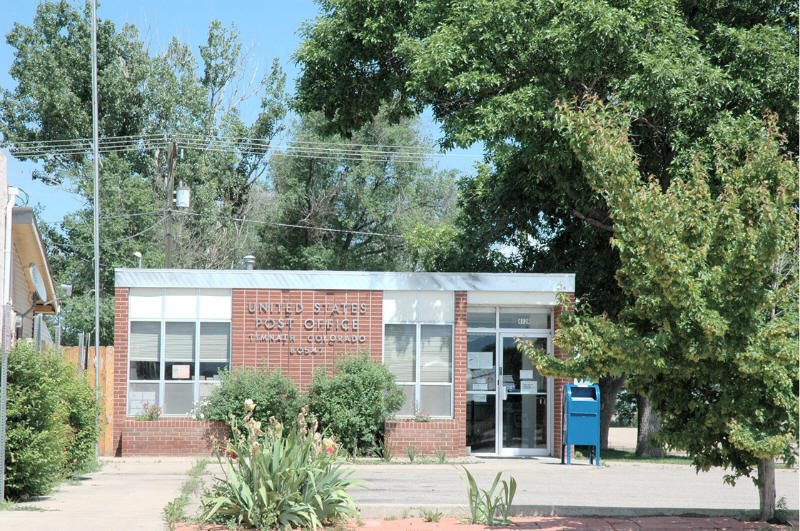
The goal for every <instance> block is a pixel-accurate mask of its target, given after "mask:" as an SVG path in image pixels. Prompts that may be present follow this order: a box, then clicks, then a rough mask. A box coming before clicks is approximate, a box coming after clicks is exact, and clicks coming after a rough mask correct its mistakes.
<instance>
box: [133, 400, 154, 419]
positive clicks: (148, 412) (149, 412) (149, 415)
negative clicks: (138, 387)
mask: <svg viewBox="0 0 800 531" xmlns="http://www.w3.org/2000/svg"><path fill="white" fill-rule="evenodd" d="M142 407H143V408H144V410H143V411H142V412H141V413H137V414H136V415H134V417H133V418H134V419H136V420H145V421H154V420H158V419H160V418H161V406H159V405H158V404H151V403H150V402H144V403H143V404H142Z"/></svg>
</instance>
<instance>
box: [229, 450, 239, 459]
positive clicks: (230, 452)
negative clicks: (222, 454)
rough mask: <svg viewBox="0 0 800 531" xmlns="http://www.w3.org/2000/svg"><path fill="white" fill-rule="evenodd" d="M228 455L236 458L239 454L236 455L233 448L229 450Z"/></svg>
mask: <svg viewBox="0 0 800 531" xmlns="http://www.w3.org/2000/svg"><path fill="white" fill-rule="evenodd" d="M228 456H229V457H230V458H231V459H236V457H237V455H236V452H234V451H233V450H231V451H229V452H228Z"/></svg>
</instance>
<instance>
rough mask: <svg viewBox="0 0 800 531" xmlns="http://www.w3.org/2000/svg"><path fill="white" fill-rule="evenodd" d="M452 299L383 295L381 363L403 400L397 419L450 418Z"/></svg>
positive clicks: (414, 294)
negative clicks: (418, 417) (401, 394)
mask: <svg viewBox="0 0 800 531" xmlns="http://www.w3.org/2000/svg"><path fill="white" fill-rule="evenodd" d="M452 321H453V294H452V293H450V292H443V293H441V292H385V293H384V322H385V323H386V324H385V325H384V342H383V361H384V364H385V365H386V367H387V368H388V369H389V371H390V372H391V373H392V374H394V376H395V379H396V382H397V384H398V386H399V387H400V388H401V389H402V391H403V393H404V394H405V396H406V401H405V403H404V404H403V406H402V408H401V409H400V411H398V412H397V415H398V416H413V415H415V414H417V413H424V414H427V415H430V416H432V417H452V416H453V325H452Z"/></svg>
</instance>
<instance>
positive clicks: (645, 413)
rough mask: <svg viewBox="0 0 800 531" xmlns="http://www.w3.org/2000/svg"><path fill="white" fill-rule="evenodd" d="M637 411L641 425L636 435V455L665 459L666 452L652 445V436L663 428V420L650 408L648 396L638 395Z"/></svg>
mask: <svg viewBox="0 0 800 531" xmlns="http://www.w3.org/2000/svg"><path fill="white" fill-rule="evenodd" d="M636 409H637V412H638V416H639V424H638V426H637V433H636V455H638V456H642V455H646V456H647V457H663V455H664V451H663V450H662V448H661V447H660V446H655V445H652V444H650V436H652V435H653V434H654V433H656V432H657V431H658V428H659V427H661V418H659V416H658V414H657V413H656V412H655V411H653V408H652V407H651V406H650V399H649V398H647V396H645V395H642V394H638V395H636Z"/></svg>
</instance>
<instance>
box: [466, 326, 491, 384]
mask: <svg viewBox="0 0 800 531" xmlns="http://www.w3.org/2000/svg"><path fill="white" fill-rule="evenodd" d="M494 351H495V335H494V334H474V333H472V334H467V391H494V390H495V385H496V381H495V379H496V375H495V352H494Z"/></svg>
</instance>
